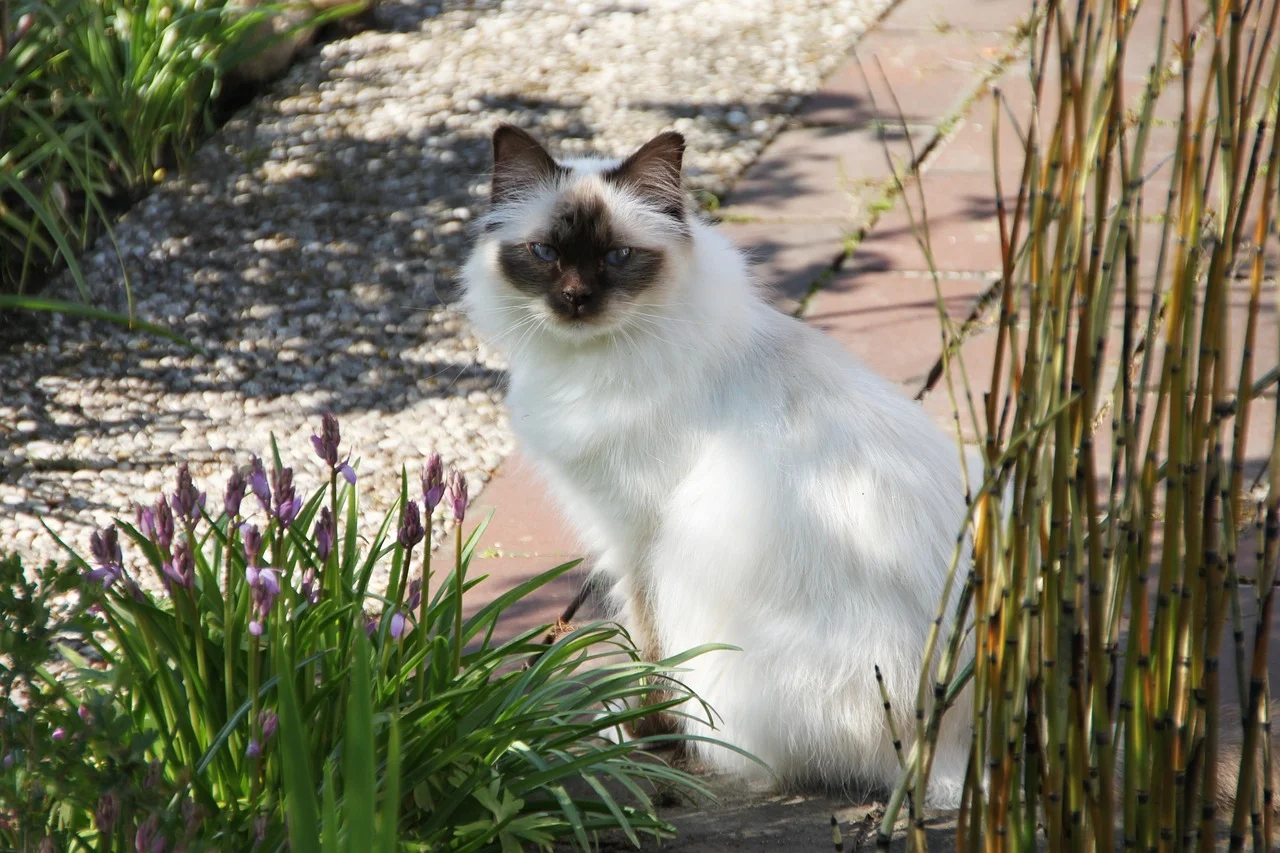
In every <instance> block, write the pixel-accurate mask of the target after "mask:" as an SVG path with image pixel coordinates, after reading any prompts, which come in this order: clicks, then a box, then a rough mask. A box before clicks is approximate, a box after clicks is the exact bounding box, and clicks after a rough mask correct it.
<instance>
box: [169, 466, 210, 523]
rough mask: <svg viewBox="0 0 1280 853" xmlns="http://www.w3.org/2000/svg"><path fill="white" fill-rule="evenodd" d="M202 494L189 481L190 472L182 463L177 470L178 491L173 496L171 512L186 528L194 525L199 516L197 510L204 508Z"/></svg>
mask: <svg viewBox="0 0 1280 853" xmlns="http://www.w3.org/2000/svg"><path fill="white" fill-rule="evenodd" d="M204 497H205V496H204V492H201V491H197V489H196V484H195V483H193V482H192V481H191V471H190V470H188V468H187V463H185V462H183V463H182V467H181V468H179V469H178V490H177V491H176V492H174V494H173V511H174V512H176V513H177V514H178V517H179V518H181V519H182V521H183V522H184V523H185V524H186V526H187V527H188V528H190V527H191V526H192V525H194V524H195V523H196V521H197V519H199V517H200V514H199V512H198V511H197V510H199V509H203V508H204Z"/></svg>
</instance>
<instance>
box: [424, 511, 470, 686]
mask: <svg viewBox="0 0 1280 853" xmlns="http://www.w3.org/2000/svg"><path fill="white" fill-rule="evenodd" d="M457 534H458V535H457V537H456V542H457V549H456V551H455V556H454V578H455V580H456V584H457V590H456V593H455V594H456V598H455V599H454V602H453V668H454V670H455V671H458V672H461V670H462V522H461V521H459V522H458V524H457ZM423 594H424V595H425V594H426V593H425V592H424V593H423Z"/></svg>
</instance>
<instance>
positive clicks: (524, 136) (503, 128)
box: [492, 121, 542, 160]
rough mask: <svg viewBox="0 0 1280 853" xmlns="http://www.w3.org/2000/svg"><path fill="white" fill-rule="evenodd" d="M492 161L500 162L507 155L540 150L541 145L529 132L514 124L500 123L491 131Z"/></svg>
mask: <svg viewBox="0 0 1280 853" xmlns="http://www.w3.org/2000/svg"><path fill="white" fill-rule="evenodd" d="M492 141H493V159H494V160H501V159H503V157H504V156H505V155H507V154H514V153H517V152H519V151H525V150H528V149H530V148H538V149H540V148H542V145H541V143H539V142H538V140H536V139H534V138H533V136H531V135H530V134H529V132H528V131H527V130H525V129H523V128H520V127H516V126H515V125H514V124H510V123H508V122H505V121H504V122H502V123H501V124H499V125H498V126H497V127H495V128H494V129H493V137H492Z"/></svg>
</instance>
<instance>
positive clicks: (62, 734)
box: [49, 726, 67, 740]
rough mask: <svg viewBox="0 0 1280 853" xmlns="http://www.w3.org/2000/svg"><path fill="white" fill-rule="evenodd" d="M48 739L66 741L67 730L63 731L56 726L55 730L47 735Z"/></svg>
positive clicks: (60, 727)
mask: <svg viewBox="0 0 1280 853" xmlns="http://www.w3.org/2000/svg"><path fill="white" fill-rule="evenodd" d="M49 737H51V738H53V739H54V740H66V739H67V730H66V729H64V728H63V727H62V726H58V727H57V728H56V729H54V730H53V734H51V735H49Z"/></svg>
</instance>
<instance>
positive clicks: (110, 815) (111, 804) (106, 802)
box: [93, 791, 120, 835]
mask: <svg viewBox="0 0 1280 853" xmlns="http://www.w3.org/2000/svg"><path fill="white" fill-rule="evenodd" d="M119 813H120V808H119V805H118V804H117V803H116V795H115V793H113V792H112V791H107V792H106V793H105V794H103V795H102V796H101V797H99V798H98V808H97V809H96V810H95V811H94V813H93V820H94V822H95V823H96V824H97V826H98V832H101V833H103V834H104V835H109V834H110V833H111V828H112V827H114V826H115V825H116V817H117V815H118V814H119Z"/></svg>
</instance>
